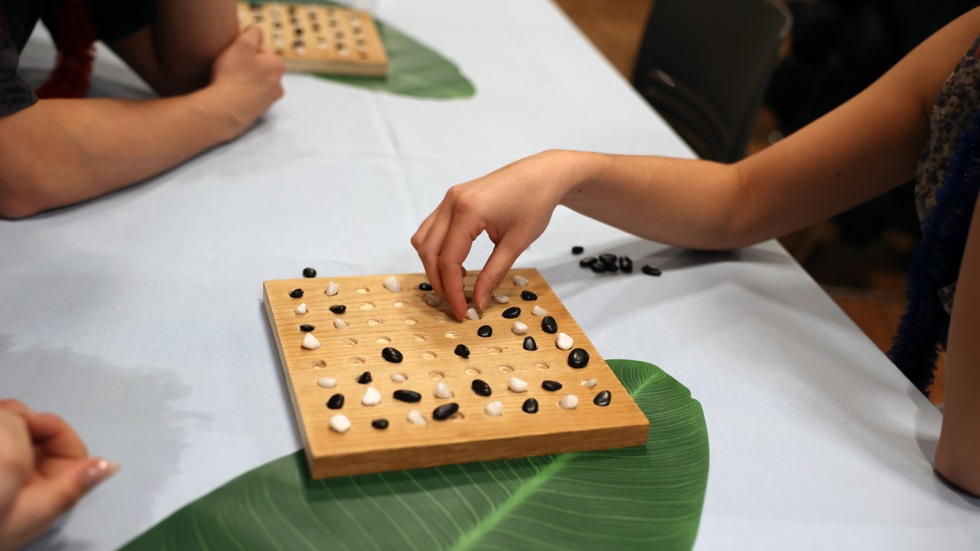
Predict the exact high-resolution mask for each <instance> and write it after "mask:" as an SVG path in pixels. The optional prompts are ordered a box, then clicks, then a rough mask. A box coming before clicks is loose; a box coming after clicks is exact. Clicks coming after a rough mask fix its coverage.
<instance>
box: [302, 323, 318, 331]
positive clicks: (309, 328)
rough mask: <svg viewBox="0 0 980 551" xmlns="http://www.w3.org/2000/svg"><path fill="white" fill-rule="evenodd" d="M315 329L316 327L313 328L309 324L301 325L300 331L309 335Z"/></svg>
mask: <svg viewBox="0 0 980 551" xmlns="http://www.w3.org/2000/svg"><path fill="white" fill-rule="evenodd" d="M314 329H316V327H314V326H312V325H310V324H308V323H304V324H303V325H300V326H299V330H300V331H302V332H304V333H309V332H310V331H313V330H314Z"/></svg>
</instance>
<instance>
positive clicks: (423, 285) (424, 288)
mask: <svg viewBox="0 0 980 551" xmlns="http://www.w3.org/2000/svg"><path fill="white" fill-rule="evenodd" d="M431 290H432V284H431V283H425V282H424V281H423V282H422V283H419V291H431Z"/></svg>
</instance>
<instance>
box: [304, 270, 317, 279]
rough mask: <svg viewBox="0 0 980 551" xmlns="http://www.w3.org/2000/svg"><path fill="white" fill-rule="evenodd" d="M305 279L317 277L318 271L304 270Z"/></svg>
mask: <svg viewBox="0 0 980 551" xmlns="http://www.w3.org/2000/svg"><path fill="white" fill-rule="evenodd" d="M303 277H316V270H314V269H313V268H303Z"/></svg>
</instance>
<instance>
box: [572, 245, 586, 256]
mask: <svg viewBox="0 0 980 551" xmlns="http://www.w3.org/2000/svg"><path fill="white" fill-rule="evenodd" d="M584 252H585V247H583V246H581V245H575V246H574V247H572V254H582V253H584Z"/></svg>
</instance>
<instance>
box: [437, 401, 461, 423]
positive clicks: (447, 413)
mask: <svg viewBox="0 0 980 551" xmlns="http://www.w3.org/2000/svg"><path fill="white" fill-rule="evenodd" d="M457 411H459V404H457V403H456V402H449V403H448V404H442V405H441V406H439V407H437V408H436V409H434V410H432V418H433V419H435V420H436V421H445V420H446V419H449V418H450V417H452V416H453V415H455V414H456V412H457Z"/></svg>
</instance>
